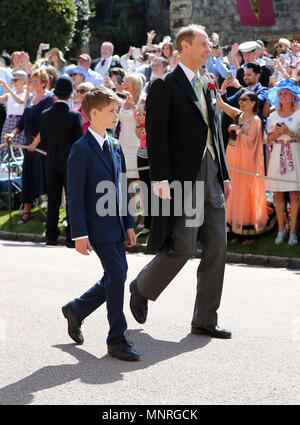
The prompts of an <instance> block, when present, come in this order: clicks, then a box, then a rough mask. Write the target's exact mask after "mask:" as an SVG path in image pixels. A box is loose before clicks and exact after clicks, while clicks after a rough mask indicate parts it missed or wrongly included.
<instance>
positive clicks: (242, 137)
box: [218, 91, 275, 244]
mask: <svg viewBox="0 0 300 425" xmlns="http://www.w3.org/2000/svg"><path fill="white" fill-rule="evenodd" d="M218 104H219V107H220V109H223V110H224V112H225V113H226V114H227V115H229V116H230V117H231V118H232V119H233V120H234V121H235V124H231V125H230V126H229V128H228V131H229V132H230V139H229V145H228V147H227V150H226V159H227V163H228V166H229V167H233V168H236V169H239V170H243V171H247V172H251V173H255V174H261V175H264V174H265V172H264V156H263V144H262V128H261V127H262V125H261V120H260V118H259V117H258V116H257V108H258V99H257V96H256V94H255V93H254V92H251V91H247V92H245V93H243V94H242V95H241V97H240V99H239V104H240V109H237V108H233V107H231V106H229V105H228V104H226V103H224V102H223V100H222V99H221V97H220V96H218ZM230 176H231V185H232V194H231V196H230V198H229V199H228V200H227V201H226V215H227V222H228V225H229V228H230V229H231V230H232V232H233V233H235V234H237V235H246V239H245V240H244V241H243V243H244V244H248V243H251V242H252V241H253V240H251V239H250V240H249V239H248V238H247V237H248V235H257V234H261V233H263V232H265V231H267V230H270V229H271V228H272V227H273V226H274V224H275V218H274V214H273V217H270V219H269V213H270V214H271V213H273V209H272V208H271V206H269V207H268V204H267V199H266V192H265V182H264V179H263V178H259V177H256V176H252V175H248V174H243V173H240V172H237V171H234V170H232V169H230ZM238 239H239V238H238ZM238 239H234V240H233V241H237V240H238Z"/></svg>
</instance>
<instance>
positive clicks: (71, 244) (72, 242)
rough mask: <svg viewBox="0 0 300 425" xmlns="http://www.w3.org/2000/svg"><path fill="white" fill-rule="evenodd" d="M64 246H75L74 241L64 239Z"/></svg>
mask: <svg viewBox="0 0 300 425" xmlns="http://www.w3.org/2000/svg"><path fill="white" fill-rule="evenodd" d="M65 246H66V247H67V248H75V241H66V242H65Z"/></svg>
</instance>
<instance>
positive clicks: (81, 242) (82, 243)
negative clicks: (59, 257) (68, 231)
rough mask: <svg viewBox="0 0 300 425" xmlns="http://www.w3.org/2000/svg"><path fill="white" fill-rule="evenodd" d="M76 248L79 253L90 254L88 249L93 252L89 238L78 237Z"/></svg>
mask: <svg viewBox="0 0 300 425" xmlns="http://www.w3.org/2000/svg"><path fill="white" fill-rule="evenodd" d="M75 249H76V251H77V252H79V254H82V255H90V254H89V253H88V251H90V252H92V247H91V244H90V241H89V238H84V239H76V240H75Z"/></svg>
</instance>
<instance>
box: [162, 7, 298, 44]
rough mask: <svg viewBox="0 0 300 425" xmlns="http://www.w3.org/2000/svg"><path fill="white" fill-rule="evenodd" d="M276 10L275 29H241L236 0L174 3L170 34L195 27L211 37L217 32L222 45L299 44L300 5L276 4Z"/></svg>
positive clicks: (244, 27)
mask: <svg viewBox="0 0 300 425" xmlns="http://www.w3.org/2000/svg"><path fill="white" fill-rule="evenodd" d="M245 1H247V0H245ZM261 1H262V0H261ZM273 8H274V15H275V25H274V26H272V27H252V26H243V25H241V23H240V17H239V13H238V8H237V1H236V0H220V1H219V0H171V3H170V27H171V34H172V36H173V37H174V35H175V34H176V33H177V31H178V30H179V29H180V28H181V27H182V26H185V25H188V24H190V23H195V24H201V25H203V26H205V28H206V31H207V33H208V34H209V35H211V33H212V32H217V33H218V34H219V35H220V41H221V44H222V45H225V44H232V43H233V42H235V41H237V42H238V43H242V42H243V41H249V40H257V39H263V40H266V41H269V42H270V46H273V44H274V43H275V42H276V41H277V40H278V39H279V38H280V37H283V36H284V37H286V38H289V39H290V40H293V39H298V40H300V1H299V0H273Z"/></svg>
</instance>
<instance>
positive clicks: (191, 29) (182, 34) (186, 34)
mask: <svg viewBox="0 0 300 425" xmlns="http://www.w3.org/2000/svg"><path fill="white" fill-rule="evenodd" d="M199 32H205V27H203V26H202V25H196V24H191V25H188V26H187V27H183V28H181V30H179V32H178V33H177V35H176V40H175V43H176V47H177V50H178V52H181V51H182V45H181V43H182V42H183V41H187V42H188V43H189V44H191V43H192V41H193V39H194V37H195V35H196V34H198V33H199Z"/></svg>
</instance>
